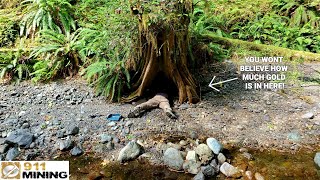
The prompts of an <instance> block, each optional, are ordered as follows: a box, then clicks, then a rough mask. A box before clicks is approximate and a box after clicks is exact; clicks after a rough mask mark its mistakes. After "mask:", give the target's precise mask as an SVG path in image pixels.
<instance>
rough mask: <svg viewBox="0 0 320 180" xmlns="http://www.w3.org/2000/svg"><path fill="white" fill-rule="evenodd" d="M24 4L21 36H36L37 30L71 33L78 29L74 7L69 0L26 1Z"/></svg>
mask: <svg viewBox="0 0 320 180" xmlns="http://www.w3.org/2000/svg"><path fill="white" fill-rule="evenodd" d="M22 4H23V5H24V6H25V7H26V8H25V9H24V17H23V19H22V21H21V24H20V35H22V34H25V35H26V36H28V35H30V34H31V35H34V34H35V33H36V31H37V30H48V29H50V30H53V31H57V32H60V33H62V32H63V33H65V34H66V33H70V32H71V30H75V29H76V25H75V22H74V20H73V17H72V15H71V14H70V13H71V12H72V5H71V4H70V3H69V2H68V0H25V1H23V2H22Z"/></svg>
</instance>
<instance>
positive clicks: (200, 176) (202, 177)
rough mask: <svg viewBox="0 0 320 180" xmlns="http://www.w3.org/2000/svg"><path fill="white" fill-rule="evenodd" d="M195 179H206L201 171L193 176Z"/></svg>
mask: <svg viewBox="0 0 320 180" xmlns="http://www.w3.org/2000/svg"><path fill="white" fill-rule="evenodd" d="M193 180H205V176H204V174H203V173H202V172H201V171H200V172H199V173H198V174H197V175H196V176H194V177H193Z"/></svg>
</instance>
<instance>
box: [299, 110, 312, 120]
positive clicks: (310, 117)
mask: <svg viewBox="0 0 320 180" xmlns="http://www.w3.org/2000/svg"><path fill="white" fill-rule="evenodd" d="M301 118H302V119H312V118H314V114H313V113H312V112H308V113H306V114H304V115H302V116H301Z"/></svg>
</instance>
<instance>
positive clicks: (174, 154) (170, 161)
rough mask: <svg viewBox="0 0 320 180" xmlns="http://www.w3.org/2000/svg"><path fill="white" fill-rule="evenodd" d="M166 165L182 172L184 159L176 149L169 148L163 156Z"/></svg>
mask: <svg viewBox="0 0 320 180" xmlns="http://www.w3.org/2000/svg"><path fill="white" fill-rule="evenodd" d="M163 161H164V164H165V165H167V166H168V167H170V168H171V169H174V170H181V169H182V166H183V157H182V155H181V153H180V151H178V150H177V149H175V148H172V147H170V148H168V149H167V150H166V151H165V153H164V156H163Z"/></svg>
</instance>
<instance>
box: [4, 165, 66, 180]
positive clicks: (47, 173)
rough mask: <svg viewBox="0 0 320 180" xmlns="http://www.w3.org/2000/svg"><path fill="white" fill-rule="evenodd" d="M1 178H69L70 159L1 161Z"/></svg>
mask: <svg viewBox="0 0 320 180" xmlns="http://www.w3.org/2000/svg"><path fill="white" fill-rule="evenodd" d="M0 173H1V175H0V177H1V180H6V179H10V180H25V179H28V180H29V179H37V180H39V179H58V180H68V179H69V162H68V161H6V162H1V168H0Z"/></svg>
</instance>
